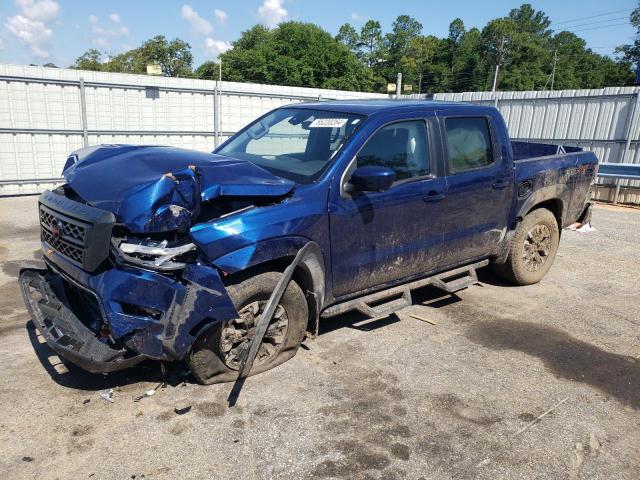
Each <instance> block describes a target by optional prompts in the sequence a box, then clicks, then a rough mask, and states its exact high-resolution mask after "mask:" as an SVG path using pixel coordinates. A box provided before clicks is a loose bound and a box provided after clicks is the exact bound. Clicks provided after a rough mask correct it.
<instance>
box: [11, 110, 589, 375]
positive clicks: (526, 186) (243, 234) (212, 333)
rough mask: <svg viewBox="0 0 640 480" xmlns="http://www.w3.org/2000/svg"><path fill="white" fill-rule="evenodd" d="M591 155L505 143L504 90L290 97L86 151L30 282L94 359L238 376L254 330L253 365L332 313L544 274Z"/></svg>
mask: <svg viewBox="0 0 640 480" xmlns="http://www.w3.org/2000/svg"><path fill="white" fill-rule="evenodd" d="M597 167H598V162H597V159H596V157H595V155H594V154H593V153H590V152H582V151H581V150H580V149H577V148H570V147H559V146H556V145H542V144H535V143H526V142H511V141H510V140H509V136H508V133H507V128H506V126H505V123H504V121H503V119H502V117H501V116H500V114H499V112H498V111H497V110H496V109H494V108H491V107H485V106H479V105H467V104H461V103H442V102H425V101H406V102H405V101H393V100H382V101H378V100H376V101H339V102H319V103H305V104H296V105H290V106H286V107H283V108H279V109H276V110H274V111H272V112H270V113H267V114H266V115H264V116H262V117H260V118H258V119H257V120H256V121H254V122H253V123H251V124H250V125H248V126H247V127H245V128H244V129H243V130H241V131H240V132H238V133H237V134H236V135H234V136H233V137H231V138H230V139H228V140H227V141H226V142H225V143H223V144H222V145H221V146H220V147H219V148H217V149H216V150H215V152H213V153H203V152H197V151H189V150H182V149H177V148H171V147H160V146H132V145H101V146H95V147H88V148H84V149H81V150H78V151H76V152H74V153H72V154H71V156H70V157H69V159H68V160H67V164H66V166H65V168H64V177H65V181H66V182H65V184H64V185H62V186H60V187H59V188H57V189H55V190H54V191H47V192H45V193H43V194H42V195H41V196H40V199H39V206H38V208H39V214H40V225H41V240H42V248H43V251H44V263H45V265H43V266H42V268H38V269H36V268H28V269H24V270H22V272H21V275H20V283H21V287H22V291H23V294H24V297H25V302H26V305H27V307H28V309H29V312H30V314H31V316H32V318H33V321H34V323H35V325H36V327H37V328H38V329H39V331H40V332H41V334H42V335H43V336H44V338H45V339H46V340H47V342H48V343H49V345H50V346H51V347H52V348H53V350H55V351H56V352H57V353H58V354H59V355H61V356H62V357H64V358H66V359H68V360H70V361H71V362H73V363H75V364H77V365H79V366H81V367H83V368H84V369H86V370H89V371H91V372H109V371H114V370H117V369H122V368H126V367H128V366H131V365H134V364H136V363H138V362H140V361H142V360H144V359H147V358H149V359H156V360H161V361H175V360H186V362H187V363H188V365H189V367H190V368H191V370H192V372H193V374H194V376H195V378H196V379H197V380H198V381H200V382H202V383H216V382H222V381H230V380H233V379H235V378H236V377H237V376H238V371H239V369H240V368H241V367H242V365H243V361H244V359H245V358H246V357H247V356H248V355H249V353H248V352H249V350H250V348H251V347H252V346H253V345H254V344H256V343H257V344H256V345H255V351H256V353H255V361H254V362H253V364H252V366H251V367H250V373H251V374H255V373H259V372H262V371H264V370H267V369H270V368H272V367H274V366H276V365H279V364H281V363H282V362H284V361H286V360H288V359H289V358H291V357H292V356H293V355H295V353H296V351H297V349H298V347H299V345H300V343H301V342H302V340H303V339H304V336H305V334H311V335H313V334H314V332H317V328H318V324H319V322H320V321H321V320H325V319H327V318H329V317H332V316H335V315H338V314H341V313H343V312H346V311H349V310H358V311H360V312H362V313H364V314H365V315H368V316H371V317H379V316H383V315H388V314H390V313H392V312H394V311H396V310H397V309H399V308H402V307H404V306H407V305H409V304H410V303H411V292H412V290H414V289H416V288H419V287H422V286H425V285H433V286H436V287H438V288H441V289H443V290H445V291H447V292H455V291H458V290H460V289H462V288H465V287H467V286H469V285H470V284H472V283H475V282H476V281H477V277H476V270H477V269H478V268H480V267H484V266H486V265H488V264H492V265H493V267H494V268H495V269H496V271H497V272H498V273H499V274H500V275H502V276H504V277H505V278H507V279H508V280H510V281H512V282H514V283H516V284H519V285H526V284H532V283H536V282H538V281H540V280H541V279H542V277H543V276H544V275H545V274H546V273H547V271H548V270H549V268H550V267H551V264H552V263H553V260H554V257H555V255H556V251H557V249H558V243H559V240H560V233H561V230H562V228H563V227H565V226H567V225H569V224H572V223H574V222H577V221H586V220H587V219H588V216H589V213H590V208H589V207H590V204H589V202H588V197H589V190H590V186H591V184H592V182H593V180H594V177H595V175H596V173H597ZM267 310H268V311H269V312H268V314H267V313H266V312H267ZM261 320H262V324H264V325H262V327H263V328H262V330H261V331H260V329H259V328H258V325H259V324H261ZM258 332H259V333H258Z"/></svg>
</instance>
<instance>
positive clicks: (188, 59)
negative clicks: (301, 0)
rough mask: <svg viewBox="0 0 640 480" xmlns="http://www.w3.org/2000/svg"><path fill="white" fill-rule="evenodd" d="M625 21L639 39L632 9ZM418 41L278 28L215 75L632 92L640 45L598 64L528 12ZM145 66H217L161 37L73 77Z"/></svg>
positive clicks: (347, 30)
mask: <svg viewBox="0 0 640 480" xmlns="http://www.w3.org/2000/svg"><path fill="white" fill-rule="evenodd" d="M630 21H631V23H632V25H633V26H634V27H635V28H636V30H637V31H638V32H640V7H639V8H638V9H636V10H634V12H633V13H632V14H631V17H630ZM422 32H423V25H422V24H421V23H420V22H419V21H418V20H416V19H415V18H412V17H411V16H409V15H400V16H398V17H397V18H396V20H395V21H394V22H393V24H392V26H391V31H389V32H383V30H382V28H381V25H380V22H378V21H376V20H368V21H367V22H366V23H365V24H364V25H363V26H362V28H360V29H359V30H357V29H356V28H355V27H354V26H352V25H351V24H349V23H346V24H344V25H342V26H341V27H340V29H339V31H338V34H337V35H336V36H335V37H334V36H332V35H331V34H330V33H328V32H327V31H325V30H323V29H322V28H321V27H319V26H317V25H314V24H311V23H302V22H285V23H281V24H280V25H278V26H277V27H276V28H273V29H268V28H266V27H264V26H262V25H256V26H254V27H252V28H250V29H249V30H247V31H245V32H243V33H242V34H241V36H240V38H239V39H238V40H236V41H235V42H233V44H232V48H231V49H230V50H228V51H226V52H225V53H223V54H221V55H220V59H221V61H222V76H223V79H224V80H229V81H239V82H255V83H267V84H278V85H290V86H304V87H318V88H332V89H343V90H360V91H376V92H384V91H386V87H387V83H390V82H395V78H396V74H397V73H398V72H401V73H402V74H403V78H404V83H405V85H411V88H412V91H413V92H422V93H435V92H460V91H484V90H491V88H492V87H493V82H494V80H497V84H496V87H497V88H498V89H500V90H543V89H556V90H559V89H578V88H599V87H605V86H623V85H633V83H634V79H635V75H634V71H633V66H634V65H637V63H638V61H639V59H640V36H638V38H637V39H636V40H635V41H634V42H633V44H630V45H622V46H620V47H619V48H617V49H616V54H617V58H611V57H608V56H605V55H600V54H598V53H596V52H594V51H593V50H591V49H589V48H587V46H586V42H585V41H584V40H583V39H582V38H580V37H579V36H577V35H576V34H575V33H572V32H569V31H559V32H555V31H554V30H553V29H552V22H551V20H550V19H549V17H548V16H547V15H546V14H545V13H544V12H543V11H540V10H535V9H534V8H533V7H532V6H531V5H530V4H523V5H522V6H520V7H519V8H515V9H513V10H511V11H510V12H509V14H508V15H507V16H506V17H503V18H498V19H494V20H491V21H490V22H488V23H487V25H485V26H484V27H483V28H482V29H478V28H471V29H467V28H466V27H465V25H464V22H463V21H462V20H461V19H459V18H456V19H454V20H453V21H452V22H451V24H450V25H449V32H448V35H447V37H445V38H439V37H436V36H434V35H423V33H422ZM148 64H158V65H160V67H161V69H162V73H163V74H164V75H166V76H172V77H193V78H202V79H216V78H218V64H216V63H215V62H211V61H208V62H205V63H203V64H202V65H200V66H199V67H197V68H195V69H194V68H193V55H192V53H191V47H190V45H189V44H188V43H187V42H185V41H183V40H180V39H173V40H168V39H167V38H165V37H164V36H156V37H154V38H152V39H150V40H147V41H146V42H144V43H143V44H142V45H141V46H140V47H138V48H135V49H132V50H129V51H127V52H124V53H122V54H120V55H115V56H113V57H110V58H108V59H107V61H103V53H102V52H100V51H98V50H95V49H91V50H88V51H87V52H85V53H84V54H83V55H81V56H80V57H79V58H78V59H77V60H76V62H75V63H74V64H73V65H72V68H78V69H83V70H99V71H110V72H124V73H139V74H144V73H146V67H147V65H148ZM496 67H497V68H496ZM496 70H497V71H498V75H497V76H496Z"/></svg>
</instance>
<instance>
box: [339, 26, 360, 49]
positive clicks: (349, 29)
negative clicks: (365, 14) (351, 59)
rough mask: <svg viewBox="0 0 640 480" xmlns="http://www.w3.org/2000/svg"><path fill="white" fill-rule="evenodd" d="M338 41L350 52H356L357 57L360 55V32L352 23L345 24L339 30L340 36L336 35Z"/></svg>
mask: <svg viewBox="0 0 640 480" xmlns="http://www.w3.org/2000/svg"><path fill="white" fill-rule="evenodd" d="M336 41H338V42H340V43H342V44H343V45H344V46H345V47H347V48H348V49H349V50H351V51H352V52H354V53H355V54H356V55H357V54H358V45H359V43H360V37H359V36H358V32H357V31H356V29H355V28H353V25H351V24H350V23H345V24H344V25H342V26H341V27H340V29H339V30H338V34H337V35H336Z"/></svg>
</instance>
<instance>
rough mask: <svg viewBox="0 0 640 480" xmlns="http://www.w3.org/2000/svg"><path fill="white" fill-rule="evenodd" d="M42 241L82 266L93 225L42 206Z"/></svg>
mask: <svg viewBox="0 0 640 480" xmlns="http://www.w3.org/2000/svg"><path fill="white" fill-rule="evenodd" d="M40 227H41V229H40V231H41V237H42V240H43V241H45V242H47V243H48V244H49V245H50V246H51V248H52V249H54V250H55V251H57V252H58V253H60V254H62V255H64V256H65V257H67V258H68V259H69V260H73V261H74V262H75V263H77V264H79V265H82V261H83V254H84V247H85V238H86V234H87V230H88V229H89V228H91V225H90V224H88V223H85V222H82V221H80V220H77V219H74V218H70V217H67V216H66V215H63V214H61V213H60V212H56V211H55V210H51V209H49V208H47V207H45V206H44V205H40Z"/></svg>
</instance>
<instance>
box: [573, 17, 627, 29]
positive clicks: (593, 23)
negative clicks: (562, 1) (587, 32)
mask: <svg viewBox="0 0 640 480" xmlns="http://www.w3.org/2000/svg"><path fill="white" fill-rule="evenodd" d="M618 20H627V21H628V18H627V17H616V18H608V19H605V20H596V21H595V22H587V23H579V24H578V25H570V26H568V27H566V28H577V27H585V26H587V25H597V24H600V23H607V22H615V21H618Z"/></svg>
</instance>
